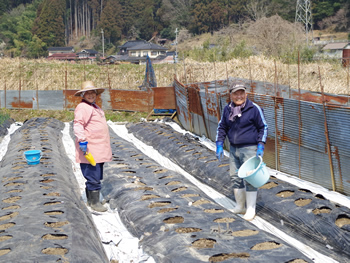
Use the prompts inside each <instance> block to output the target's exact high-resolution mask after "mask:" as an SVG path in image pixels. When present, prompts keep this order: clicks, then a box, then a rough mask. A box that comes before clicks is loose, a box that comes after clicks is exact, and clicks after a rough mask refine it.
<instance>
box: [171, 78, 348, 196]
mask: <svg viewBox="0 0 350 263" xmlns="http://www.w3.org/2000/svg"><path fill="white" fill-rule="evenodd" d="M229 81H232V79H230V80H229ZM246 81H247V80H246ZM255 84H256V85H255ZM252 85H255V86H253V87H251V88H249V90H248V97H249V99H250V100H252V101H253V102H255V103H257V104H258V105H260V106H261V107H262V108H263V110H264V114H265V118H266V121H267V123H268V126H269V135H268V140H267V144H266V147H265V154H264V162H265V163H266V164H267V165H268V166H269V167H271V168H275V169H277V170H279V171H282V172H285V173H288V174H290V175H293V176H296V177H300V178H301V179H304V180H306V181H309V182H314V183H317V184H319V185H322V186H324V187H325V188H327V189H330V190H332V189H333V187H335V190H336V191H338V192H341V193H344V194H348V195H349V194H350V147H348V144H347V140H345V138H347V137H348V136H346V135H348V134H349V130H350V108H349V107H345V106H344V105H347V104H348V97H347V96H337V95H334V94H325V96H324V98H325V101H326V102H327V103H329V104H337V105H326V106H325V107H323V104H322V94H321V93H315V92H308V91H301V93H300V94H301V96H300V97H301V99H302V100H301V101H299V100H298V99H295V98H299V92H296V91H293V90H292V91H291V90H289V89H285V88H283V89H279V90H278V92H277V91H275V90H274V88H275V86H274V85H273V84H271V83H264V87H269V88H268V89H267V90H265V91H264V90H263V89H262V86H261V83H257V82H252ZM175 87H176V88H177V93H176V95H177V98H176V99H177V103H178V104H177V105H178V107H180V108H181V111H180V112H178V113H179V115H178V117H179V120H180V122H181V123H182V124H183V126H184V127H185V128H186V129H188V130H190V131H193V132H194V133H196V134H198V135H205V134H208V137H209V138H210V139H211V140H213V141H215V137H216V129H217V126H218V122H219V119H220V116H221V114H222V112H223V109H224V107H225V106H226V105H227V103H228V99H229V97H228V92H227V82H225V81H221V82H205V83H197V84H191V85H187V86H185V85H182V84H181V83H179V82H176V84H175ZM197 88H199V89H200V90H199V96H200V101H201V103H202V105H203V111H202V112H203V115H204V116H201V111H200V110H199V109H198V106H199V105H198V106H197V107H193V106H191V107H190V108H189V107H188V103H187V102H188V100H190V102H189V103H190V104H191V103H194V101H195V100H197V99H196V98H195V97H196V96H193V94H192V96H189V95H188V93H186V91H187V90H189V89H197ZM256 91H259V92H262V93H264V94H258V93H256ZM191 92H193V91H191ZM274 94H277V95H278V96H277V97H275V95H274ZM178 95H179V96H180V97H179V98H178ZM186 96H187V97H186ZM303 99H307V100H309V101H304V100H303ZM179 105H180V106H179ZM190 120H191V121H190ZM326 120H327V127H325V123H326V122H325V121H326ZM204 123H205V125H204ZM203 127H204V128H203ZM205 127H206V129H207V131H205V130H203V129H205ZM326 128H327V129H326ZM326 131H328V134H327V133H326ZM326 135H329V137H328V138H329V145H328V140H327V137H326ZM225 145H226V147H227V146H228V144H227V142H226V144H225ZM328 146H329V148H330V149H331V153H329V152H328ZM227 148H228V147H227ZM332 174H333V175H334V179H335V180H334V181H335V185H333V180H332Z"/></svg>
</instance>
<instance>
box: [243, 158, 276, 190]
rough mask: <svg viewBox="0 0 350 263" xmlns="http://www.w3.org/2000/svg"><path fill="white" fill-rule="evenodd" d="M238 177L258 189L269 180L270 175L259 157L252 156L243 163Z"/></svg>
mask: <svg viewBox="0 0 350 263" xmlns="http://www.w3.org/2000/svg"><path fill="white" fill-rule="evenodd" d="M238 177H240V178H242V179H244V180H246V181H247V182H248V183H250V184H251V185H252V186H254V187H255V188H259V187H261V186H263V185H264V184H266V183H267V181H268V180H269V179H270V173H269V171H268V169H267V167H266V164H265V163H264V162H263V160H262V158H261V156H259V158H257V157H256V156H253V157H251V158H249V159H248V160H247V161H245V162H244V163H243V164H242V165H241V167H240V168H239V170H238Z"/></svg>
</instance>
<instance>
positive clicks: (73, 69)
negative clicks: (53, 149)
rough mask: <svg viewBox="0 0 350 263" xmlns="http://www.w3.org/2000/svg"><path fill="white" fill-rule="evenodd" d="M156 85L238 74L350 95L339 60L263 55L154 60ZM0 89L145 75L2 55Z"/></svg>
mask: <svg viewBox="0 0 350 263" xmlns="http://www.w3.org/2000/svg"><path fill="white" fill-rule="evenodd" d="M153 67H154V71H155V74H156V79H157V84H158V86H159V87H162V86H170V85H171V84H172V82H173V80H174V75H177V78H178V79H179V80H180V82H183V83H185V84H186V83H195V82H203V81H213V80H219V79H227V77H238V78H245V79H252V80H259V81H264V82H270V83H278V84H283V85H290V86H291V88H293V89H298V79H300V88H301V89H304V90H310V91H321V89H320V80H321V83H322V85H323V87H324V92H327V93H334V94H350V87H349V68H344V67H342V65H341V64H340V62H338V63H331V62H330V63H327V62H322V63H321V62H319V63H315V62H314V63H308V64H301V65H300V68H299V70H300V75H299V76H298V65H287V64H283V63H281V62H278V61H274V60H272V59H268V58H266V57H263V56H253V57H250V58H247V59H232V60H230V61H227V62H216V63H209V62H196V61H193V60H189V59H185V62H184V61H181V62H180V63H178V64H154V65H153ZM0 71H1V72H2V82H1V86H0V89H1V90H5V89H6V90H18V89H21V90H36V89H38V90H64V89H79V88H80V85H81V82H82V81H84V79H86V80H93V81H94V82H95V84H96V85H98V86H99V87H102V88H109V87H110V88H112V89H130V90H136V89H138V86H140V85H141V84H142V82H143V80H144V75H145V65H132V64H121V65H109V66H107V65H104V66H98V65H97V64H84V63H82V64H72V63H65V62H59V61H48V60H45V59H41V60H26V59H23V58H21V59H19V58H16V59H10V58H4V59H1V60H0Z"/></svg>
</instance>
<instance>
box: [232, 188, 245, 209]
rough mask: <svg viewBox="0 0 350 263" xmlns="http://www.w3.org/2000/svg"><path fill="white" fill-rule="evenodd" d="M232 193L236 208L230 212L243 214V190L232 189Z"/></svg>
mask: <svg viewBox="0 0 350 263" xmlns="http://www.w3.org/2000/svg"><path fill="white" fill-rule="evenodd" d="M233 193H234V194H235V199H236V206H235V207H234V208H233V209H230V211H231V212H232V213H234V214H244V213H245V211H246V209H245V196H246V192H245V188H239V189H233Z"/></svg>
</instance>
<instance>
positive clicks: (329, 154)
mask: <svg viewBox="0 0 350 263" xmlns="http://www.w3.org/2000/svg"><path fill="white" fill-rule="evenodd" d="M318 74H319V77H320V87H321V92H322V105H323V116H324V129H325V135H326V140H327V152H328V159H329V169H330V171H331V179H332V189H333V191H335V190H336V187H335V179H334V171H333V161H332V153H331V145H330V141H329V132H328V124H327V115H326V105H325V104H326V102H325V98H324V92H323V86H322V83H321V71H320V66H318Z"/></svg>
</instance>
